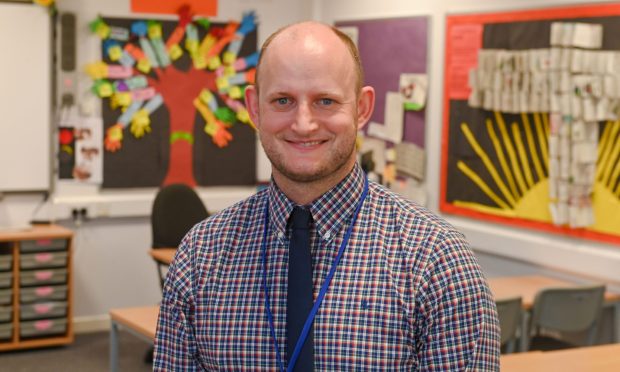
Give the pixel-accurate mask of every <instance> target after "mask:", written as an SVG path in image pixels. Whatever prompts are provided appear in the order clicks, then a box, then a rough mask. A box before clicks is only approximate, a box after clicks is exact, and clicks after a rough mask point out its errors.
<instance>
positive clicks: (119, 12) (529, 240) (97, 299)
mask: <svg viewBox="0 0 620 372" xmlns="http://www.w3.org/2000/svg"><path fill="white" fill-rule="evenodd" d="M591 2H594V1H591ZM599 2H600V1H599ZM543 3H544V4H549V5H562V4H576V3H583V1H581V2H578V1H570V0H568V1H554V0H546V1H542V0H510V1H497V0H494V1H490V0H458V1H457V0H439V1H434V2H428V1H419V0H398V1H397V0H384V1H382V2H376V1H371V0H338V1H333V0H328V1H326V0H314V1H304V0H289V1H287V0H254V1H249V0H226V1H220V2H219V4H220V17H218V19H219V20H227V19H238V18H239V17H240V15H241V13H242V11H244V10H248V9H251V8H254V9H255V10H256V11H257V13H258V17H259V20H260V27H259V41H260V42H262V41H263V40H264V39H265V38H266V37H267V36H268V35H269V34H270V33H271V32H273V31H275V30H276V29H277V28H279V27H281V26H283V25H285V24H288V23H291V22H294V21H298V20H303V19H319V20H323V21H326V22H334V21H336V20H350V19H367V18H377V17H404V16H414V15H430V16H431V23H430V24H431V32H430V35H431V36H430V37H431V43H430V44H429V45H430V51H429V52H430V53H429V58H430V61H429V62H430V63H429V68H430V70H429V74H430V79H431V90H430V95H429V102H428V108H427V115H428V116H427V123H428V124H427V125H428V129H427V131H426V136H427V137H426V144H427V148H428V150H429V152H428V168H427V172H428V173H427V177H428V190H429V192H428V200H429V202H428V204H429V207H430V208H431V209H433V210H435V211H436V210H437V209H438V207H437V206H438V190H439V163H440V158H439V156H440V155H439V154H440V148H439V144H440V141H439V139H440V133H441V123H442V109H441V99H442V87H443V77H442V74H443V63H442V61H443V57H444V53H443V45H444V27H445V23H444V17H445V14H446V13H448V12H459V13H460V12H474V11H482V10H489V11H498V10H509V9H523V8H528V7H540V6H541V5H542V4H543ZM58 6H59V8H60V10H61V11H73V12H75V13H76V14H77V17H78V65H79V66H82V65H84V64H85V63H87V62H91V61H95V60H98V59H99V44H98V42H97V39H96V38H94V37H92V36H91V35H90V34H89V32H88V30H87V23H88V22H89V21H90V20H92V19H93V18H94V17H95V16H96V15H97V14H101V15H104V16H127V15H129V14H130V13H129V0H108V1H105V2H103V1H96V0H81V1H80V0H59V1H58ZM89 86H90V85H89V80H88V79H87V78H80V79H79V86H78V88H79V90H80V92H81V91H83V90H86V89H88V87H89ZM60 186H61V187H60V188H61V189H62V190H60V191H61V193H60V194H61V195H60V196H61V202H62V197H67V198H68V197H70V196H71V195H72V194H74V193H77V194H85V195H88V194H89V193H94V192H95V191H96V187H94V186H91V187H88V186H86V187H79V188H76V187H74V186H71V185H60ZM84 189H86V190H84ZM247 192H248V191H247V190H241V191H239V192H238V193H235V194H234V195H232V196H230V195H229V196H227V197H223V196H221V195H219V194H217V193H216V194H215V196H212V197H211V199H208V202H207V207H208V208H210V209H211V210H217V209H220V208H222V207H224V206H225V205H227V203H229V202H232V200H233V199H240V198H242V197H243V195H245V193H247ZM132 195H135V197H133V198H132V197H131V196H132ZM145 195H147V196H145ZM127 196H129V198H127V199H123V198H125V197H127ZM149 198H152V192H151V193H150V194H148V193H147V194H144V192H143V190H137V191H135V193H134V192H128V193H126V194H124V195H122V198H121V197H119V198H118V200H117V204H115V205H118V206H121V207H122V208H124V209H123V210H122V211H121V212H119V213H118V215H119V216H122V217H102V216H103V215H104V214H101V215H99V217H97V218H94V219H91V220H87V221H84V222H82V223H80V224H78V223H75V222H74V221H72V220H70V219H67V218H66V216H67V215H68V214H67V211H68V209H67V208H68V207H67V206H70V205H71V202H64V207H65V209H62V208H61V212H60V213H58V211H57V212H56V213H57V215H59V216H60V217H59V218H60V221H59V222H60V223H61V224H62V225H64V226H67V227H69V228H72V229H74V231H75V232H76V239H75V259H74V276H73V277H74V288H75V292H74V301H75V312H74V313H75V316H76V327H77V328H76V329H78V330H80V329H89V328H91V327H103V326H107V323H105V321H106V319H107V317H106V314H107V312H108V310H109V309H110V308H114V307H126V306H138V305H146V304H153V303H157V302H158V301H159V299H160V289H159V286H158V283H157V273H156V267H155V264H154V262H153V261H152V259H151V258H150V257H149V256H147V250H148V249H149V246H150V240H151V239H150V234H151V231H150V225H149V220H148V212H149V209H148V206H149V202H150V200H151V199H149ZM41 199H42V197H41V196H40V195H24V194H18V195H8V194H7V195H5V196H4V198H3V199H2V200H0V226H2V225H7V224H11V225H19V224H23V223H26V222H27V221H29V220H30V219H31V218H32V217H33V212H34V211H35V209H36V208H37V206H38V204H39V202H40V200H41ZM75 200H77V201H75ZM74 201H75V202H76V203H77V204H75V205H79V203H80V199H79V198H77V199H74ZM91 201H92V198H91ZM216 201H219V202H218V203H216ZM61 204H62V203H61ZM121 207H119V208H121ZM50 208H53V206H52V207H50V206H49V205H45V206H44V207H43V208H41V209H40V210H39V212H38V213H37V216H43V217H44V216H45V215H46V214H47V213H50V212H49V210H48V209H50ZM129 210H135V212H133V213H131V212H130V211H129ZM89 212H90V211H89ZM94 212H96V211H94ZM51 213H52V214H53V213H54V212H51ZM94 215H96V214H94ZM111 215H115V214H114V213H112V214H111ZM446 218H447V219H448V220H449V221H451V222H452V223H454V224H455V225H456V226H457V227H458V228H460V229H461V230H463V231H464V232H465V233H466V235H467V236H468V238H469V239H470V241H471V242H472V243H473V246H474V247H475V248H476V250H477V254H478V256H479V260H480V262H481V264H482V266H483V268H484V270H485V272H486V273H487V275H488V276H500V275H518V274H532V273H546V274H555V275H558V276H567V275H571V277H572V275H573V274H575V273H577V274H579V275H580V276H581V277H582V278H584V279H585V278H589V277H595V278H599V279H605V280H608V281H614V282H616V283H620V270H618V269H617V268H620V247H612V246H608V245H603V244H596V243H590V242H585V241H575V240H573V239H566V238H562V237H559V236H557V235H547V234H539V233H533V232H531V231H523V230H517V229H510V228H506V227H500V226H496V225H492V224H488V223H477V222H475V221H471V220H465V219H459V218H454V217H450V216H446Z"/></svg>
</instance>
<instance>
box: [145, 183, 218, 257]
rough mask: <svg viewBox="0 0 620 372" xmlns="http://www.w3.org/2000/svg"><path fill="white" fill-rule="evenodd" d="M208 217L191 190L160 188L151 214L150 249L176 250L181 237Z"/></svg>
mask: <svg viewBox="0 0 620 372" xmlns="http://www.w3.org/2000/svg"><path fill="white" fill-rule="evenodd" d="M208 216H209V213H208V212H207V209H206V208H205V206H204V204H203V203H202V200H201V199H200V197H199V196H198V194H196V192H195V191H194V189H192V188H191V187H189V186H187V185H184V184H171V185H167V186H164V187H162V188H161V189H160V190H159V191H158V192H157V195H156V196H155V201H154V202H153V209H152V212H151V228H152V233H153V248H162V247H169V248H170V247H177V246H178V245H179V243H180V242H181V239H183V236H185V234H186V233H187V232H188V231H189V230H190V229H191V228H192V226H194V225H195V224H197V223H198V222H200V221H202V220H203V219H205V218H207V217H208Z"/></svg>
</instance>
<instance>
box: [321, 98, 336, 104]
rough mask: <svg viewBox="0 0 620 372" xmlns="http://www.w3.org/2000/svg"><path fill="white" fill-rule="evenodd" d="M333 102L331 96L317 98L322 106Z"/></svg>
mask: <svg viewBox="0 0 620 372" xmlns="http://www.w3.org/2000/svg"><path fill="white" fill-rule="evenodd" d="M333 103H334V100H333V99H331V98H321V99H320V100H319V104H320V105H322V106H329V105H331V104H333Z"/></svg>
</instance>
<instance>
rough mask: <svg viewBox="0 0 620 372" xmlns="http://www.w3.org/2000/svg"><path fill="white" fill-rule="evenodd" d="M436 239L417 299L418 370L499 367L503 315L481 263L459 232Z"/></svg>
mask: <svg viewBox="0 0 620 372" xmlns="http://www.w3.org/2000/svg"><path fill="white" fill-rule="evenodd" d="M438 244H439V245H440V246H441V248H440V249H439V250H438V251H437V256H436V257H435V258H434V259H433V260H432V261H431V262H429V266H428V267H427V270H426V275H425V281H424V283H423V291H422V292H423V293H424V294H423V296H422V297H423V298H422V299H421V302H420V303H418V304H417V306H419V313H420V319H419V323H418V324H419V326H420V327H421V329H420V330H419V331H420V333H418V335H419V336H420V337H419V342H418V345H417V346H418V347H417V350H418V362H419V368H418V370H420V371H499V354H500V330H499V321H498V318H497V311H496V307H495V301H494V300H493V296H492V295H491V292H490V289H489V287H488V284H487V282H486V280H485V278H484V276H483V275H482V272H481V269H480V267H479V265H478V263H477V262H476V259H475V257H474V255H473V253H472V251H471V249H470V248H469V246H468V244H467V242H466V241H465V240H464V239H463V238H462V236H460V234H458V233H448V234H447V235H446V236H444V237H443V239H441V240H440V241H439V242H438Z"/></svg>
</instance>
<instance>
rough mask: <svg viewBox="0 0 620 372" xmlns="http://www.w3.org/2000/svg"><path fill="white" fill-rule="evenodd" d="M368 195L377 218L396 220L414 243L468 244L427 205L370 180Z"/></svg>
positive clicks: (404, 233)
mask: <svg viewBox="0 0 620 372" xmlns="http://www.w3.org/2000/svg"><path fill="white" fill-rule="evenodd" d="M369 198H370V201H371V203H372V207H373V209H374V211H375V212H376V214H377V215H376V220H377V221H380V223H381V221H383V222H384V223H388V224H393V225H395V228H396V229H398V231H399V232H400V234H401V237H402V239H404V242H405V243H407V244H406V245H408V246H412V247H418V248H419V247H421V246H426V247H430V246H434V247H436V248H438V247H439V246H442V245H451V243H454V245H462V244H467V243H466V240H465V237H464V235H463V234H462V233H461V232H459V231H458V230H457V229H456V228H455V227H454V226H452V225H451V224H450V223H448V222H447V221H446V220H444V219H443V218H441V217H440V216H438V215H436V214H435V213H433V212H431V211H430V210H428V209H427V208H425V207H423V206H421V205H419V204H417V203H415V202H413V201H411V200H408V199H406V198H404V197H402V196H400V195H398V194H396V193H394V192H393V191H391V190H389V189H386V188H385V187H383V186H382V185H379V184H377V183H374V182H371V183H370V185H369Z"/></svg>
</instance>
